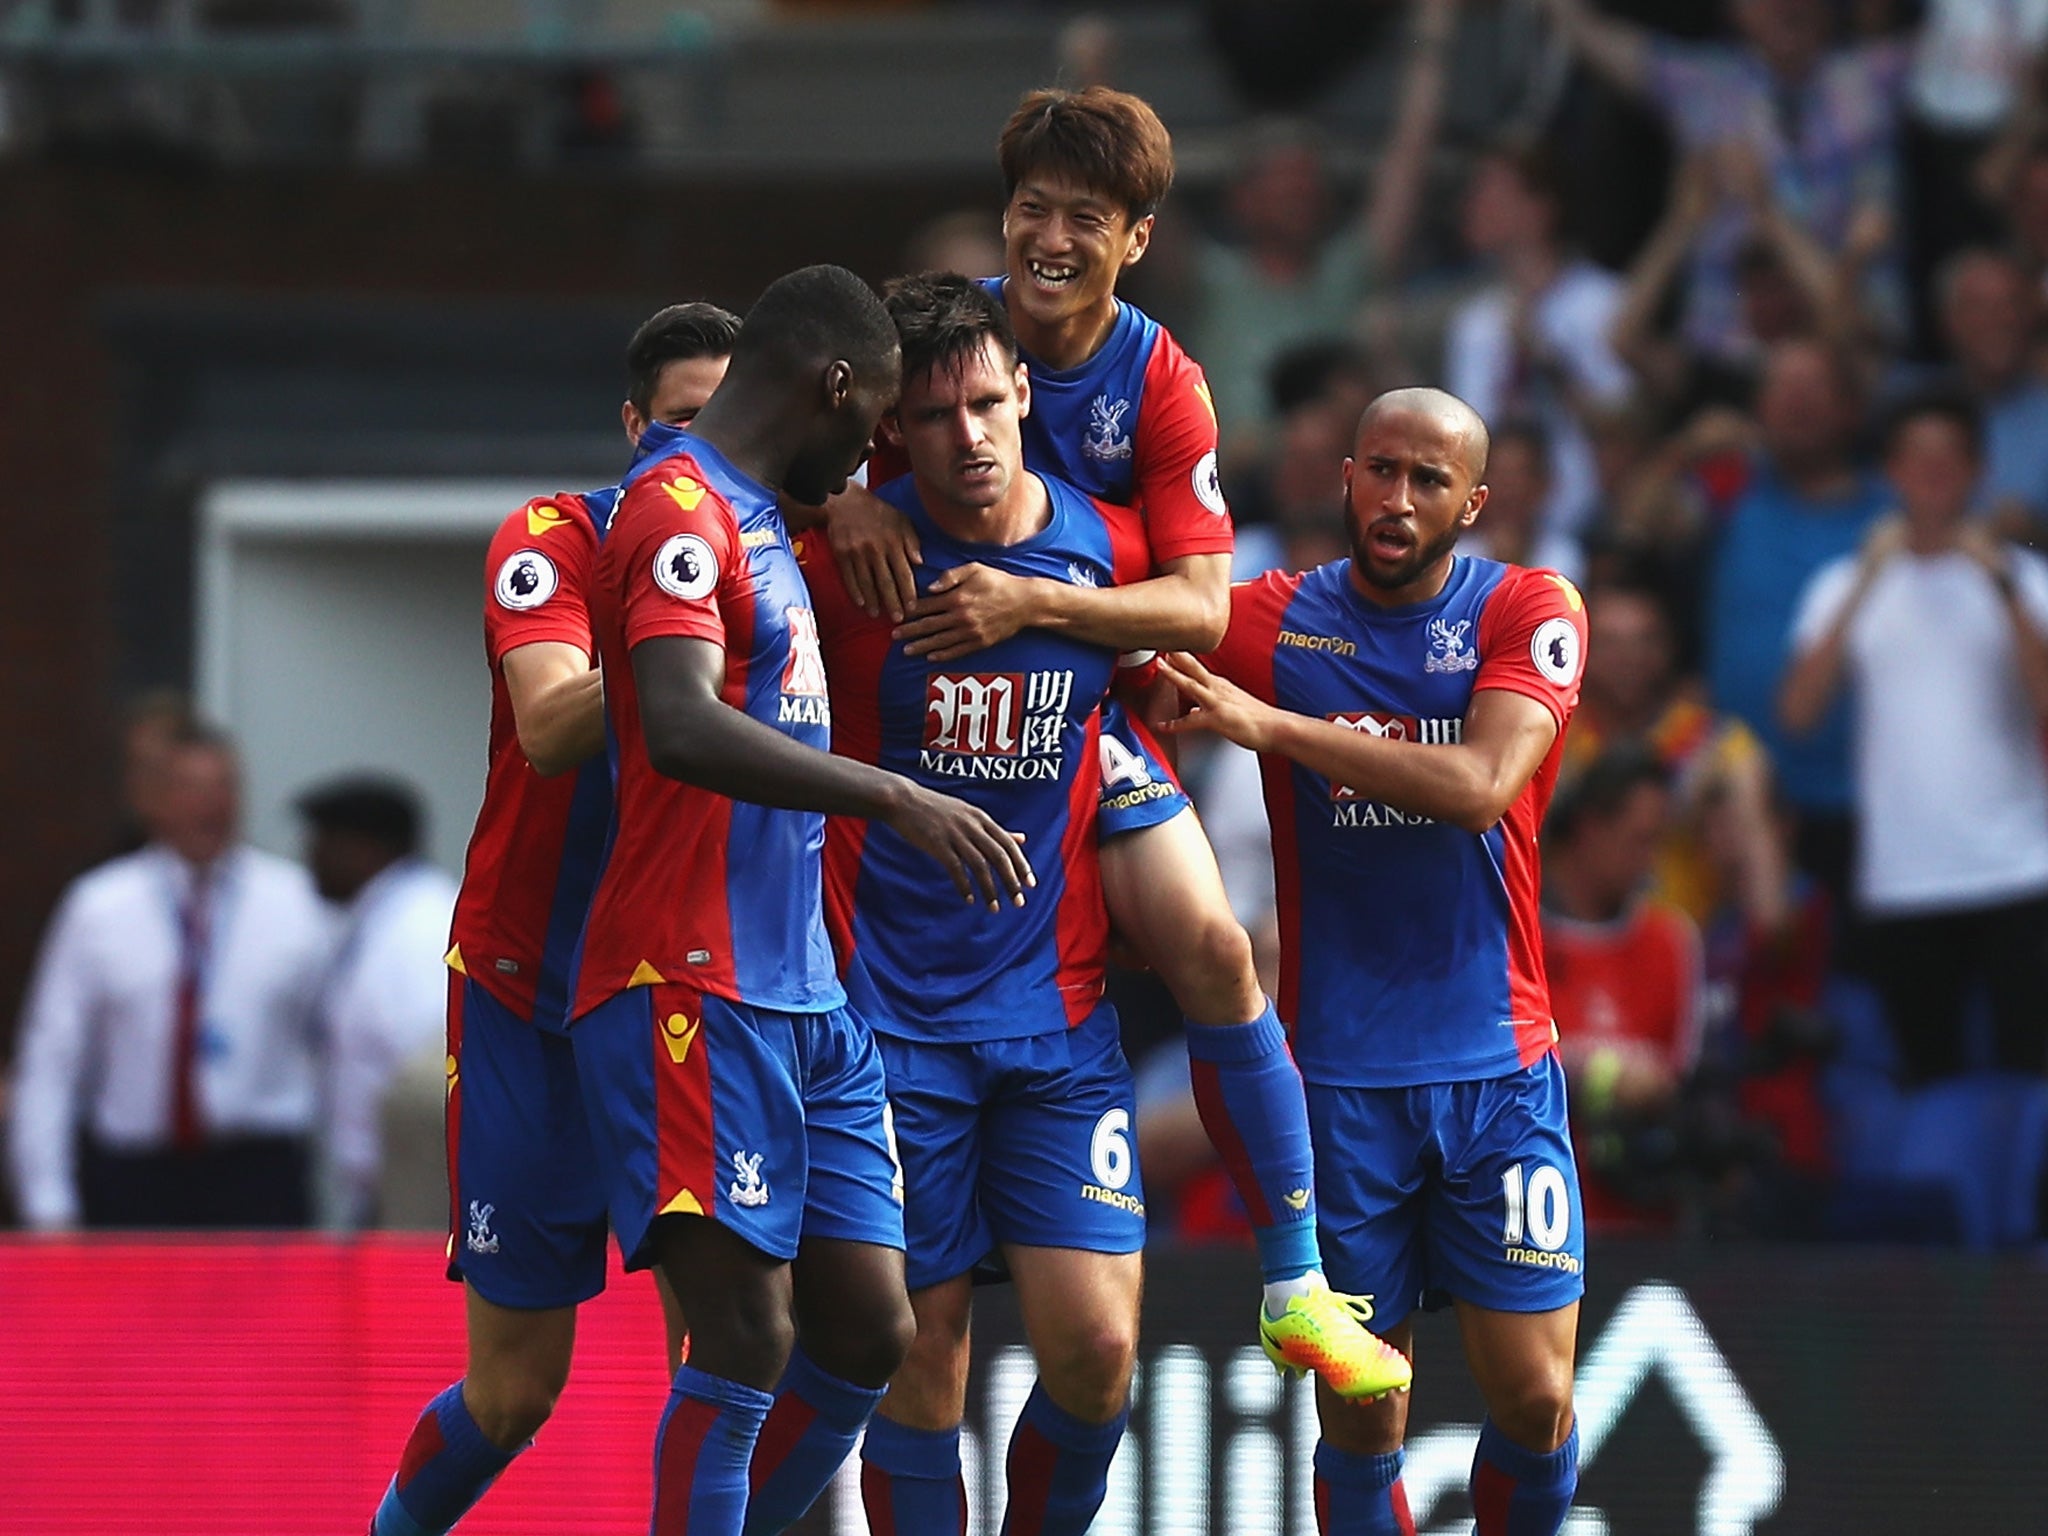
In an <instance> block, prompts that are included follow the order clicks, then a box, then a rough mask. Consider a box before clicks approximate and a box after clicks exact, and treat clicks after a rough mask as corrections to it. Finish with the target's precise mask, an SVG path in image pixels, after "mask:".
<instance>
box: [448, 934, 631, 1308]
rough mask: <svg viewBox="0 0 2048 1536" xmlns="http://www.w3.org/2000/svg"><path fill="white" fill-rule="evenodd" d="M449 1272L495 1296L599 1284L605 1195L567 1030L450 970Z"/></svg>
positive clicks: (551, 1299)
mask: <svg viewBox="0 0 2048 1536" xmlns="http://www.w3.org/2000/svg"><path fill="white" fill-rule="evenodd" d="M448 1188H449V1191H450V1193H451V1195H452V1197H453V1198H452V1200H451V1209H450V1212H449V1240H448V1277H449V1278H450V1279H451V1280H466V1281H468V1282H469V1284H470V1287H471V1288H472V1289H473V1290H475V1292H476V1293H477V1294H478V1295H479V1296H481V1297H483V1299H484V1300H486V1301H488V1302H493V1303H495V1304H496V1305H498V1306H501V1307H517V1308H521V1309H538V1308H546V1307H572V1306H575V1305H576V1304H578V1303H579V1302H584V1301H588V1300H589V1299H590V1298H591V1297H593V1296H595V1295H596V1294H597V1293H598V1292H599V1291H601V1290H603V1289H604V1240H605V1225H606V1222H605V1197H604V1185H603V1182H602V1180H601V1179H600V1178H599V1176H598V1167H597V1157H596V1153H595V1151H594V1150H593V1149H592V1146H591V1141H590V1124H589V1121H588V1119H587V1118H586V1116H585V1112H584V1103H583V1087H582V1084H581V1082H580V1081H579V1079H578V1075H577V1066H576V1055H575V1052H574V1051H573V1050H572V1049H571V1048H570V1044H569V1040H568V1038H567V1036H565V1035H562V1034H559V1033H554V1032H551V1031H548V1030H544V1029H538V1028H536V1027H535V1026H534V1025H533V1024H531V1023H529V1022H528V1021H527V1020H526V1019H524V1018H522V1017H520V1015H519V1014H518V1013H516V1012H514V1011H513V1010H512V1009H511V1008H510V1007H508V1006H506V1004H505V1003H503V1002H501V1001H500V1000H499V999H498V998H496V997H494V996H492V995H491V993H490V992H488V991H487V990H485V989H484V988H483V987H481V986H479V985H478V984H477V983H476V982H474V981H472V980H470V979H469V978H468V977H466V976H461V975H458V974H456V973H455V972H453V971H451V972H449V989H448Z"/></svg>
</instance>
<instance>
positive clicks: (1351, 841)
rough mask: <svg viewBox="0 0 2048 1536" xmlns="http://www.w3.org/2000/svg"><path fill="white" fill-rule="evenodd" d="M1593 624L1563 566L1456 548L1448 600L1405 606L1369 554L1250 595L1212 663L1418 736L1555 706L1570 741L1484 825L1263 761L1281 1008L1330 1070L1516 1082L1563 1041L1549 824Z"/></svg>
mask: <svg viewBox="0 0 2048 1536" xmlns="http://www.w3.org/2000/svg"><path fill="white" fill-rule="evenodd" d="M1585 654H1586V617H1585V610H1584V605H1583V603H1582V602H1581V601H1580V598H1579V594H1578V592H1577V591H1576V590H1575V589H1574V588H1573V587H1572V585H1571V583H1570V582H1568V581H1566V580H1565V579H1564V578H1563V577H1562V576H1559V575H1557V574H1555V573H1554V572H1551V571H1533V570H1525V569H1523V568H1521V567H1518V566H1509V565H1503V564H1501V563H1500V562H1498V561H1494V560H1475V559H1467V558H1464V557H1459V558H1457V559H1456V560H1455V561H1454V562H1453V564H1452V567H1451V574H1450V578H1449V580H1448V581H1447V582H1446V583H1445V585H1444V589H1443V591H1442V592H1440V593H1439V594H1438V595H1437V596H1436V597H1434V598H1432V599H1430V600H1429V601H1428V602H1424V603H1417V604H1414V605H1412V606H1410V607H1405V608H1394V609H1387V608H1381V607H1379V606H1378V605H1376V604H1374V603H1372V602H1370V601H1368V600H1367V599H1366V598H1365V597H1364V596H1363V595H1361V594H1360V593H1359V592H1358V591H1357V589H1356V588H1355V587H1353V585H1352V583H1351V562H1350V561H1349V560H1336V561H1332V562H1331V563H1330V564H1328V565H1324V566H1321V567H1318V568H1317V569H1315V570H1313V571H1309V572H1306V573H1304V574H1295V575H1282V574H1280V573H1278V572H1273V573H1269V574H1267V575H1265V576H1262V577H1260V578H1259V579H1258V580H1256V581H1251V582H1246V583H1244V584H1242V585H1240V586H1237V587H1234V588H1232V590H1231V617H1230V630H1229V633H1228V634H1227V635H1226V636H1225V637H1224V641H1223V646H1222V648H1221V649H1220V650H1219V651H1217V653H1216V655H1215V656H1214V657H1213V658H1212V660H1211V665H1212V666H1214V667H1215V669H1216V670H1217V671H1218V672H1219V673H1221V674H1222V675H1223V676H1225V677H1228V678H1230V679H1231V680H1232V681H1233V682H1235V683H1237V684H1238V685H1239V686H1240V687H1242V688H1244V689H1246V690H1247V691H1248V692H1250V693H1252V694H1254V695H1256V696H1257V697H1259V698H1261V699H1264V700H1265V701H1266V702H1268V703H1271V704H1276V705H1278V706H1279V707H1281V708H1283V709H1288V710H1292V711H1294V712H1296V713H1298V714H1304V715H1310V716H1314V717H1317V718H1320V719H1324V720H1332V721H1336V722H1338V723H1340V724H1342V725H1345V726H1348V727H1350V728H1351V729H1353V730H1359V731H1366V732H1369V733H1370V734H1372V735H1374V736H1382V737H1390V738H1393V739H1395V740H1400V741H1413V742H1423V743H1429V742H1438V743H1455V742H1458V741H1460V740H1462V739H1463V734H1464V724H1465V715H1466V712H1467V710H1468V709H1469V707H1470V705H1471V702H1472V695H1473V694H1474V693H1476V692H1478V691H1480V690H1482V689H1486V688H1504V689H1508V690H1510V691H1512V692H1515V693H1521V694H1526V695H1527V696H1529V697H1530V698H1533V699H1536V700H1538V701H1539V702H1540V703H1542V704H1543V705H1544V706H1545V707H1546V708H1547V709H1549V711H1550V712H1551V714H1553V715H1554V716H1555V717H1556V718H1557V740H1556V741H1555V742H1554V743H1552V745H1551V748H1550V751H1549V753H1548V754H1547V755H1546V756H1545V757H1544V759H1543V762H1542V764H1541V765H1540V766H1539V767H1538V768H1537V770H1536V773H1535V775H1534V777H1533V778H1531V779H1530V781H1529V783H1528V785H1527V786H1526V787H1525V788H1524V789H1523V790H1522V792H1521V794H1520V795H1518V796H1517V797H1516V799H1515V801H1514V803H1513V804H1512V805H1510V806H1509V807H1508V811H1507V814H1506V815H1505V816H1503V817H1502V818H1501V819H1500V821H1499V822H1497V823H1496V824H1495V825H1494V826H1492V827H1490V828H1488V829H1487V830H1486V831H1485V832H1483V833H1478V834H1474V833H1471V832H1467V831H1465V830H1463V829H1462V828H1459V827H1455V826H1451V825H1449V824H1447V823H1440V822H1436V821H1432V820H1430V819H1429V818H1428V817H1424V816H1418V815H1414V814H1412V813H1409V812H1404V811H1401V810H1397V809H1396V808H1394V807H1392V806H1389V805H1383V804H1380V803H1378V802H1375V801H1372V800H1369V799H1367V798H1365V797H1364V796H1361V795H1359V794H1356V793H1355V792H1353V791H1352V790H1351V789H1349V788H1347V787H1345V786H1342V785H1333V784H1332V783H1331V782H1330V781H1329V780H1328V779H1325V778H1323V777H1322V776H1321V775H1319V774H1316V773H1312V772H1310V771H1309V770H1308V769H1306V768H1304V767H1302V766H1300V765H1299V764H1297V763H1294V762H1292V761H1290V760H1289V759H1287V758H1285V757H1281V756H1279V755H1277V754H1270V755H1268V756H1266V757H1265V758H1264V759H1263V761H1262V763H1261V769H1262V773H1263V777H1264V783H1265V791H1266V809H1267V812H1268V815H1269V817H1270V819H1271V822H1272V828H1273V873H1274V884H1275V894H1276V897H1277V902H1278V907H1279V918H1280V956H1281V971H1280V1016H1281V1018H1282V1019H1283V1020H1284V1021H1285V1022H1286V1023H1287V1025H1288V1028H1289V1031H1290V1033H1291V1035H1292V1037H1293V1045H1294V1055H1295V1059H1296V1061H1298V1062H1299V1063H1300V1064H1301V1070H1302V1076H1303V1077H1305V1078H1307V1079H1308V1080H1309V1081H1310V1082H1316V1083H1327V1084H1334V1085H1340V1086H1350V1087H1365V1088H1391V1087H1408V1086H1414V1085H1416V1084H1421V1083H1435V1082H1459V1081H1465V1080H1469V1079H1474V1078H1483V1077H1494V1076H1500V1075H1503V1074H1505V1073H1508V1072H1512V1071H1515V1070H1517V1069H1518V1068H1520V1067H1525V1066H1528V1065H1530V1064H1531V1063H1533V1062H1535V1061H1538V1060H1540V1059H1542V1057H1543V1056H1544V1054H1545V1053H1546V1052H1548V1051H1549V1050H1550V1049H1551V1048H1552V1047H1553V1045H1554V1044H1555V1042H1556V1039H1557V1030H1556V1025H1555V1023H1554V1022H1553V1020H1552V1017H1551V1009H1550V994H1549V988H1548V986H1547V984H1546V982H1545V980H1544V974H1543V934H1542V922H1541V915H1540V912H1539V908H1538V898H1539V894H1540V880H1539V873H1538V868H1537V858H1536V835H1537V831H1538V828H1539V827H1540V826H1541V824H1542V821H1543V813H1544V811H1545V810H1546V809H1547V808H1548V806H1549V804H1550V794H1551V790H1552V788H1553V786H1554V785H1555V784H1556V781H1557V768H1558V762H1559V759H1560V756H1561V755H1562V752H1563V749H1564V731H1565V725H1566V722H1567V721H1568V720H1569V719H1570V717H1571V713H1572V711H1573V709H1575V708H1576V707H1577V705H1578V701H1579V674H1580V671H1581V667H1582V664H1583V661H1584V657H1585Z"/></svg>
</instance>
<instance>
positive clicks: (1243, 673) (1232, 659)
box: [1203, 571, 1302, 704]
mask: <svg viewBox="0 0 2048 1536" xmlns="http://www.w3.org/2000/svg"><path fill="white" fill-rule="evenodd" d="M1301 582H1302V577H1301V573H1299V572H1286V571H1268V572H1266V574H1265V575H1263V576H1258V577H1254V578H1253V579H1252V580H1250V581H1241V582H1239V583H1237V584H1236V585H1235V586H1233V587H1232V588H1231V589H1230V627H1229V628H1228V629H1227V630H1225V631H1224V632H1223V643H1222V644H1221V645H1219V646H1218V647H1216V649H1215V650H1214V651H1212V652H1211V653H1210V654H1209V655H1207V656H1205V657H1204V658H1203V660H1204V661H1205V662H1206V663H1207V664H1208V667H1209V670H1210V671H1212V672H1214V673H1215V674H1216V675H1217V676H1218V677H1221V678H1225V679H1227V680H1228V681H1230V682H1233V683H1235V684H1237V686H1238V687H1240V688H1242V689H1244V691H1245V692H1246V693H1249V694H1250V695H1251V696H1252V697H1253V698H1255V699H1260V700H1263V701H1264V702H1265V703H1268V704H1274V703H1277V702H1279V696H1278V694H1277V693H1276V692H1275V691H1274V686H1273V659H1274V657H1275V655H1277V654H1278V652H1279V649H1280V627H1281V625H1282V623H1283V622H1284V621H1285V619H1286V617H1287V608H1288V605H1289V604H1290V603H1292V602H1293V601H1294V594H1295V593H1296V592H1297V591H1299V590H1300V588H1301Z"/></svg>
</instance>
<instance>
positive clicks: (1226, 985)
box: [1153, 907, 1262, 1024]
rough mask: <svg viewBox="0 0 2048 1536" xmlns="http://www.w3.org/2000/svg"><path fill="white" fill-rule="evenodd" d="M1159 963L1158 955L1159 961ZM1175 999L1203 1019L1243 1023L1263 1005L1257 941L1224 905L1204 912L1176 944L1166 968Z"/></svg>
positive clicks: (1156, 962) (1193, 1016)
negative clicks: (1254, 944)
mask: <svg viewBox="0 0 2048 1536" xmlns="http://www.w3.org/2000/svg"><path fill="white" fill-rule="evenodd" d="M1153 963H1154V965H1155V966H1156V965H1159V964H1160V962H1159V960H1158V959H1155V960H1154V961H1153ZM1161 974H1162V975H1164V976H1165V978H1166V980H1167V982H1168V983H1169V984H1170V985H1171V987H1172V989H1173V993H1174V998H1175V1000H1176V1001H1177V1002H1178V1003H1179V1004H1180V1006H1181V1009H1182V1011H1183V1012H1185V1013H1186V1014H1187V1015H1188V1017H1189V1018H1191V1019H1193V1020H1194V1021H1195V1022H1196V1023H1198V1024H1241V1023H1243V1022H1244V1021H1245V1019H1247V1018H1249V1017H1251V1014H1252V1012H1255V1011H1256V1010H1257V1008H1258V1005H1259V1000H1260V997H1261V995H1262V994H1261V993H1260V991H1259V983H1258V975H1257V972H1256V971H1255V970H1254V969H1253V967H1252V941H1251V938H1250V937H1249V936H1248V935H1247V934H1246V933H1245V931H1244V927H1243V925H1242V924H1240V923H1239V922H1238V921H1237V919H1236V918H1235V917H1233V916H1232V915H1231V912H1230V909H1229V908H1228V907H1224V908H1223V909H1222V910H1220V911H1218V912H1213V913H1203V914H1202V915H1201V917H1200V919H1199V920H1198V921H1197V922H1195V923H1194V924H1193V925H1191V927H1190V929H1189V931H1188V932H1187V934H1186V935H1185V936H1184V938H1182V939H1181V940H1180V941H1178V942H1177V944H1176V946H1175V954H1174V955H1173V956H1171V957H1168V959H1167V961H1166V964H1165V967H1164V969H1163V970H1162V972H1161Z"/></svg>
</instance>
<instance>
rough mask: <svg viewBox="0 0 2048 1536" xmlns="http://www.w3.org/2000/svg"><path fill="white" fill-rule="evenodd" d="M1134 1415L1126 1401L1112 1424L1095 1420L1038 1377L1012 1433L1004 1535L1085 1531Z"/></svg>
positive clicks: (1058, 1535)
mask: <svg viewBox="0 0 2048 1536" xmlns="http://www.w3.org/2000/svg"><path fill="white" fill-rule="evenodd" d="M1130 1417H1131V1409H1130V1404H1129V1403H1128V1402H1127V1403H1125V1405H1124V1410H1123V1412H1121V1413H1119V1414H1118V1415H1117V1416H1116V1417H1115V1418H1113V1419H1111V1420H1110V1421H1109V1422H1108V1423H1107V1424H1090V1423H1088V1422H1087V1421H1086V1420H1085V1419H1077V1418H1075V1417H1074V1416H1073V1415H1072V1414H1071V1413H1068V1412H1067V1411H1066V1410H1065V1409H1064V1408H1062V1407H1060V1406H1059V1404H1057V1403H1055V1402H1054V1401H1053V1400H1052V1397H1051V1395H1050V1394H1048V1393H1047V1392H1046V1390H1045V1383H1044V1382H1042V1381H1040V1382H1036V1383H1034V1384H1033V1385H1032V1388H1031V1396H1030V1397H1028V1398H1026V1399H1025V1400H1024V1411H1023V1412H1022V1413H1021V1414H1019V1415H1018V1416H1017V1428H1016V1430H1015V1431H1014V1432H1013V1433H1012V1434H1011V1436H1010V1457H1009V1464H1008V1471H1009V1482H1010V1506H1009V1509H1008V1510H1007V1511H1006V1512H1005V1513H1004V1515H1003V1536H1082V1533H1083V1532H1085V1531H1086V1530H1087V1529H1088V1527H1089V1526H1090V1525H1091V1524H1093V1523H1094V1520H1095V1512H1096V1511H1097V1510H1098V1509H1100V1508H1101V1507H1102V1501H1103V1499H1104V1498H1106V1497H1107V1496H1108V1494H1109V1464H1110V1462H1111V1461H1112V1460H1114V1459H1115V1457H1116V1448H1117V1447H1118V1446H1119V1445H1121V1444H1122V1443H1123V1438H1124V1425H1125V1424H1127V1423H1129V1422H1130Z"/></svg>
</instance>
